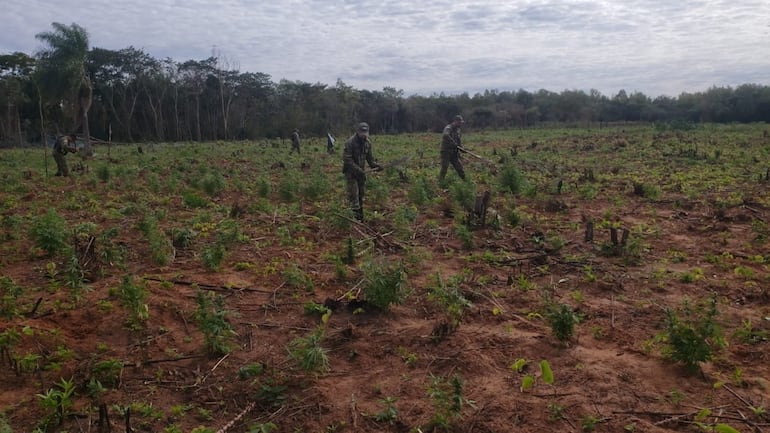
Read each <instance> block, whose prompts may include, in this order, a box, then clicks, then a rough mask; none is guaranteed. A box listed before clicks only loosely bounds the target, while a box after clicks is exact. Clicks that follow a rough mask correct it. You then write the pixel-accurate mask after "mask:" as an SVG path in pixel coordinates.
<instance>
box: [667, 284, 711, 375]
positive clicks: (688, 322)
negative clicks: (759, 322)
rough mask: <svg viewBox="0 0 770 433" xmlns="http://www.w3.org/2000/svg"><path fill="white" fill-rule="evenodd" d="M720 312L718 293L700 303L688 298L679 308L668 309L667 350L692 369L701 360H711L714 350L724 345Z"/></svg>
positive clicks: (670, 354)
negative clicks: (719, 317)
mask: <svg viewBox="0 0 770 433" xmlns="http://www.w3.org/2000/svg"><path fill="white" fill-rule="evenodd" d="M718 315H719V311H718V309H717V301H716V295H712V296H711V297H710V298H709V299H708V300H706V301H705V302H703V303H701V304H694V305H693V304H691V303H690V302H689V301H688V300H685V301H684V302H683V305H682V307H681V308H679V309H678V310H674V309H671V308H668V309H666V331H665V333H666V343H667V350H666V351H665V352H664V354H665V355H666V356H668V357H669V358H670V359H671V360H673V361H675V362H682V363H684V365H685V366H686V367H687V368H688V369H690V370H697V368H698V366H699V364H700V363H701V362H706V361H709V360H711V358H712V356H713V355H714V350H715V349H717V348H721V347H724V345H725V341H724V338H723V337H722V331H721V329H720V326H719V324H718V323H717V316H718Z"/></svg>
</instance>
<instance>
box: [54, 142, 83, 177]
mask: <svg viewBox="0 0 770 433" xmlns="http://www.w3.org/2000/svg"><path fill="white" fill-rule="evenodd" d="M76 140H77V136H76V135H75V134H65V135H60V136H58V137H57V138H56V142H55V143H54V145H53V160H54V161H56V174H55V175H54V176H65V177H66V176H69V174H70V169H69V167H68V166H67V154H68V153H77V151H78V149H77V147H75V141H76Z"/></svg>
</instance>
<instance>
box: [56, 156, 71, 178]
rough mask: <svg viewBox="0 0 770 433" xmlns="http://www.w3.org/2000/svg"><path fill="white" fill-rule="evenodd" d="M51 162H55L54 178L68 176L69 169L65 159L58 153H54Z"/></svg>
mask: <svg viewBox="0 0 770 433" xmlns="http://www.w3.org/2000/svg"><path fill="white" fill-rule="evenodd" d="M53 160H54V161H56V174H55V176H69V174H70V169H69V167H67V158H66V157H65V156H64V155H62V154H61V153H60V152H57V151H54V153H53Z"/></svg>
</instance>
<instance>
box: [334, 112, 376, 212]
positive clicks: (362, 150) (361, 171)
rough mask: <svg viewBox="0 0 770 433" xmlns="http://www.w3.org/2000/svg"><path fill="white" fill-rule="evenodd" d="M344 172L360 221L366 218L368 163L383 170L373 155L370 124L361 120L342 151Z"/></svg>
mask: <svg viewBox="0 0 770 433" xmlns="http://www.w3.org/2000/svg"><path fill="white" fill-rule="evenodd" d="M342 163H343V165H342V173H344V174H345V183H346V185H347V194H348V201H349V202H350V209H351V210H352V211H353V214H355V217H356V219H357V220H358V221H363V220H364V191H365V186H366V164H367V163H368V164H369V167H371V168H372V169H373V170H375V171H380V170H382V167H381V166H380V165H379V164H377V163H376V162H375V160H374V157H373V156H372V142H371V141H369V125H368V124H367V123H366V122H361V123H359V124H358V127H357V128H356V133H355V134H353V136H352V137H350V138H349V139H348V141H346V142H345V149H344V150H343V152H342Z"/></svg>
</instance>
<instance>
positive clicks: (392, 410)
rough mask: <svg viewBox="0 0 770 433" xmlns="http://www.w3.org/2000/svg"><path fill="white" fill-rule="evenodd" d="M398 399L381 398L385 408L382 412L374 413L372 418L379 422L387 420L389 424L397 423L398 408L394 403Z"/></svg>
mask: <svg viewBox="0 0 770 433" xmlns="http://www.w3.org/2000/svg"><path fill="white" fill-rule="evenodd" d="M396 400H398V399H396V398H393V397H385V398H384V399H382V400H380V403H382V404H384V405H385V409H383V410H382V412H378V413H376V414H374V415H373V416H372V418H374V420H375V421H377V422H386V423H388V424H393V423H395V422H396V421H397V420H398V409H397V408H396V405H395V404H394V403H395V402H396Z"/></svg>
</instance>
